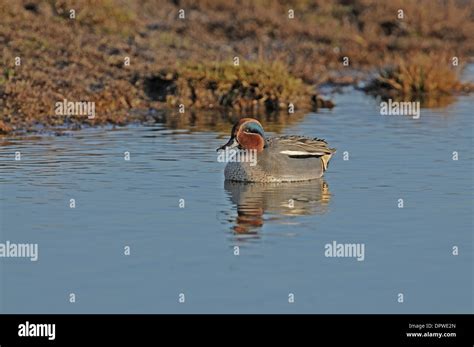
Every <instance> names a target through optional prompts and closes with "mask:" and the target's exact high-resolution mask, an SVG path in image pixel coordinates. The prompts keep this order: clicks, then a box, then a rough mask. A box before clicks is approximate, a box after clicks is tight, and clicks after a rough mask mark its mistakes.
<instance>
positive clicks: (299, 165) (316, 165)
mask: <svg viewBox="0 0 474 347" xmlns="http://www.w3.org/2000/svg"><path fill="white" fill-rule="evenodd" d="M334 152H335V149H333V148H329V147H328V145H327V143H326V141H324V140H322V139H317V138H314V139H312V138H308V137H303V136H282V137H274V138H268V139H267V146H266V147H265V149H264V150H263V151H262V152H260V153H258V155H257V164H256V165H254V166H252V165H250V163H229V164H227V167H226V170H225V175H226V179H229V180H236V181H249V182H291V181H305V180H310V179H316V178H320V177H321V176H322V175H323V173H324V171H326V169H327V167H328V163H329V160H330V159H331V156H332V154H333V153H334Z"/></svg>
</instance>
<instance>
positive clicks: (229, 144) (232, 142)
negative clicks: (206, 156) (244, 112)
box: [217, 137, 239, 151]
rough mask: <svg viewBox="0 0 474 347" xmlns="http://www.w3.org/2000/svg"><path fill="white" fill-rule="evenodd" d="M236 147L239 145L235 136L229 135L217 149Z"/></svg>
mask: <svg viewBox="0 0 474 347" xmlns="http://www.w3.org/2000/svg"><path fill="white" fill-rule="evenodd" d="M236 147H239V143H238V142H237V140H236V139H235V137H231V138H230V140H229V141H228V142H227V143H226V144H225V145H223V146H220V147H219V148H218V149H217V151H220V150H225V149H227V148H228V149H231V148H236Z"/></svg>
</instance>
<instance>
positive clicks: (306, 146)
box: [268, 136, 336, 157]
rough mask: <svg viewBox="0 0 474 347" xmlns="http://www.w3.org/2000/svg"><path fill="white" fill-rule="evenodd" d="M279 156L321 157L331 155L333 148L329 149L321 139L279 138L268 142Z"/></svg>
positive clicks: (301, 137)
mask: <svg viewBox="0 0 474 347" xmlns="http://www.w3.org/2000/svg"><path fill="white" fill-rule="evenodd" d="M268 141H269V143H270V145H271V146H274V147H275V149H277V150H278V151H279V152H280V153H281V154H286V155H288V156H290V157H309V156H310V157H322V156H326V155H332V154H333V153H334V152H336V149H335V148H329V147H328V144H327V142H326V141H325V140H323V139H318V138H313V139H312V138H309V137H305V136H281V137H274V138H272V139H269V140H268Z"/></svg>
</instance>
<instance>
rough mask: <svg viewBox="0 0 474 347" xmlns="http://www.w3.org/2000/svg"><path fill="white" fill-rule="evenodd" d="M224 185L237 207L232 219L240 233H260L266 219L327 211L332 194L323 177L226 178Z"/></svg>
mask: <svg viewBox="0 0 474 347" xmlns="http://www.w3.org/2000/svg"><path fill="white" fill-rule="evenodd" d="M224 188H225V190H226V192H227V193H228V194H229V198H230V200H231V201H232V203H233V204H235V205H236V207H237V217H236V218H235V220H233V221H232V223H233V230H234V232H235V233H236V234H242V235H256V234H257V233H258V230H259V229H260V228H261V227H262V226H263V224H264V222H265V218H264V214H265V215H268V216H271V217H270V218H271V220H272V221H275V220H277V221H281V222H283V221H284V220H285V219H287V217H293V216H307V215H315V214H324V213H326V212H327V211H328V206H329V202H330V200H331V193H330V192H329V187H328V184H327V183H326V182H325V181H324V179H323V178H320V179H317V180H312V181H305V182H294V183H243V182H232V181H225V183H224Z"/></svg>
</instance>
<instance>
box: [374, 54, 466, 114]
mask: <svg viewBox="0 0 474 347" xmlns="http://www.w3.org/2000/svg"><path fill="white" fill-rule="evenodd" d="M450 62H451V60H450V57H449V56H448V55H446V54H444V55H436V54H429V55H428V54H421V53H420V54H416V55H414V56H413V57H412V58H411V59H410V60H405V59H397V62H396V63H395V64H394V65H391V66H389V67H386V68H382V69H380V70H379V72H378V74H377V75H376V77H375V78H374V79H372V80H371V81H370V82H369V83H368V85H367V86H366V88H365V90H366V91H367V92H368V93H370V94H372V95H378V96H381V97H382V98H383V99H388V98H392V99H396V100H411V101H414V100H420V101H421V102H422V105H424V106H425V107H432V106H439V105H443V104H446V103H447V102H449V101H452V100H453V98H451V96H453V95H455V94H458V93H462V92H469V91H470V90H471V89H472V86H471V85H470V84H466V83H462V82H461V81H460V79H459V72H460V71H461V69H462V67H461V66H457V67H454V66H452V65H451V63H450Z"/></svg>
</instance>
